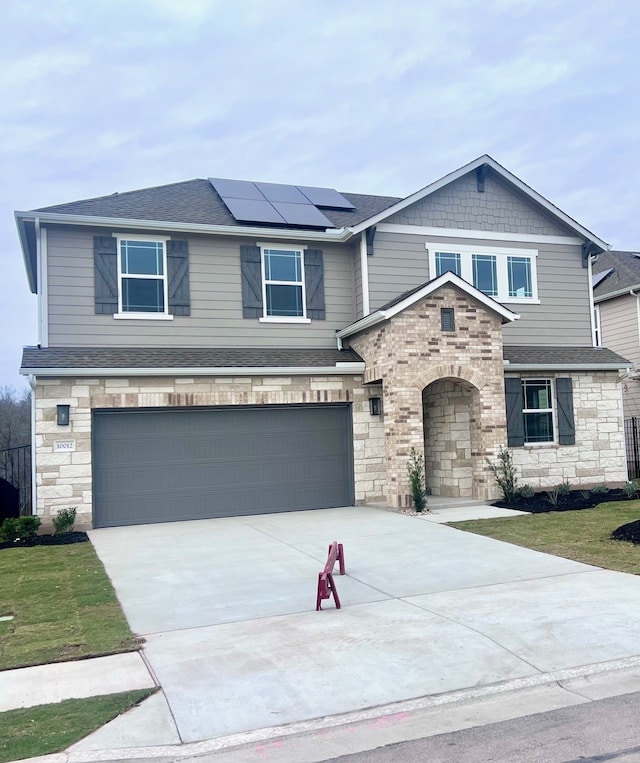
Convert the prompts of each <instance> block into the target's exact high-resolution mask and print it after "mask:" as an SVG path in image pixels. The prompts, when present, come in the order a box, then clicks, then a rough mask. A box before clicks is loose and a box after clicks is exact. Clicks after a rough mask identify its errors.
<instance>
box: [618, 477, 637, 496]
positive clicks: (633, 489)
mask: <svg viewBox="0 0 640 763" xmlns="http://www.w3.org/2000/svg"><path fill="white" fill-rule="evenodd" d="M622 489H623V490H624V493H625V495H626V496H627V498H635V497H636V496H637V495H638V483H637V482H636V481H633V480H632V481H631V482H627V483H626V485H625V486H624V487H623V488H622Z"/></svg>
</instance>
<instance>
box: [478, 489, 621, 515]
mask: <svg viewBox="0 0 640 763" xmlns="http://www.w3.org/2000/svg"><path fill="white" fill-rule="evenodd" d="M628 500H629V496H628V495H627V494H626V493H625V491H624V490H609V491H608V492H607V493H589V495H588V497H585V496H584V495H583V494H582V491H580V490H571V491H570V492H569V493H568V494H567V495H563V496H560V497H559V498H558V502H557V504H555V505H554V504H553V503H552V502H551V501H550V500H549V494H548V493H547V492H546V491H540V492H538V493H536V494H535V495H534V496H532V497H531V498H522V499H521V500H519V501H517V502H516V503H507V502H506V501H495V502H494V504H493V505H494V506H500V507H501V508H503V509H517V510H518V511H528V512H530V513H531V514H540V513H542V512H546V511H577V510H580V509H592V508H593V507H594V506H598V504H600V503H607V502H608V501H628Z"/></svg>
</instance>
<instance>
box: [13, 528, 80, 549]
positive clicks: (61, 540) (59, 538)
mask: <svg viewBox="0 0 640 763" xmlns="http://www.w3.org/2000/svg"><path fill="white" fill-rule="evenodd" d="M88 540H89V536H88V535H87V533H82V532H77V533H64V534H63V535H35V536H34V537H33V538H25V539H24V540H16V541H8V542H5V543H0V550H2V549H3V548H29V547H30V546H68V545H70V544H71V543H84V542H85V541H88Z"/></svg>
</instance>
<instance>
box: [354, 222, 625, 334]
mask: <svg viewBox="0 0 640 763" xmlns="http://www.w3.org/2000/svg"><path fill="white" fill-rule="evenodd" d="M426 241H427V237H425V236H424V235H413V234H407V233H382V232H378V234H377V235H376V247H375V254H374V256H373V257H369V284H370V298H371V309H372V310H375V309H376V308H378V307H380V305H382V304H384V303H385V302H387V301H389V300H391V299H393V298H394V297H395V296H397V295H398V294H400V293H402V292H403V291H406V290H408V289H412V288H414V287H415V286H418V285H419V284H421V283H425V282H426V281H428V280H429V278H430V275H429V257H428V253H427V250H426V248H425V242H426ZM428 241H429V242H433V243H441V244H449V245H451V246H452V247H455V244H460V245H464V246H478V247H485V248H486V247H491V246H496V247H502V248H504V247H508V248H514V249H518V248H520V249H537V250H538V258H537V270H538V296H539V299H540V304H539V305H527V304H523V303H513V304H509V303H507V307H509V308H510V309H511V310H513V311H514V312H516V313H518V314H519V315H520V316H521V317H520V320H519V321H516V322H514V323H511V324H508V325H506V326H505V327H504V343H505V344H516V345H517V344H532V345H541V344H548V345H591V343H592V337H591V314H590V305H589V282H588V270H587V269H586V268H583V267H582V258H581V251H580V246H578V245H571V244H540V243H532V244H526V243H521V242H513V243H512V242H505V241H488V240H478V239H453V238H444V237H438V236H429V237H428ZM612 349H615V348H612Z"/></svg>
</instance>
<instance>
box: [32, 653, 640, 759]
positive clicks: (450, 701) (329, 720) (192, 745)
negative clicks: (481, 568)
mask: <svg viewBox="0 0 640 763" xmlns="http://www.w3.org/2000/svg"><path fill="white" fill-rule="evenodd" d="M630 668H640V655H638V656H635V657H627V658H624V659H621V660H612V661H609V662H600V663H594V664H592V665H583V666H581V667H577V668H563V669H562V670H555V671H551V672H549V673H541V674H538V675H534V676H527V677H525V678H516V679H512V680H509V681H501V682H498V683H495V684H489V685H488V686H483V687H480V688H473V689H458V690H456V691H452V692H447V693H444V694H435V695H428V696H424V697H417V698H415V699H410V700H402V701H400V702H394V703H391V704H388V705H377V706H375V707H371V708H367V709H365V710H355V711H351V712H348V713H342V714H339V715H330V716H325V717H323V718H316V719H313V720H309V721H299V722H296V723H290V724H285V725H281V726H269V727H267V728H261V729H255V730H252V731H244V732H241V733H238V734H232V735H229V736H222V737H215V738H213V739H207V740H203V741H200V742H187V743H185V744H181V745H166V746H158V747H132V748H121V749H116V750H95V751H82V752H60V753H54V754H52V755H44V756H41V757H37V758H28V759H25V760H22V761H20V762H19V763H99V761H110V762H111V763H126V762H127V761H132V760H133V761H138V763H149V762H154V763H157V762H158V761H161V760H162V759H166V760H167V762H169V761H175V760H176V759H181V758H187V757H194V756H198V755H206V754H207V753H214V752H219V751H221V750H230V749H232V748H238V747H243V746H246V745H250V744H256V743H261V742H269V741H272V740H274V739H278V738H286V737H292V736H295V735H300V734H308V733H312V732H315V731H321V730H327V729H333V728H336V727H338V726H345V725H348V724H352V723H358V722H362V721H371V720H375V719H377V718H383V717H385V716H391V715H395V714H398V713H412V712H415V711H419V710H427V709H429V708H437V707H444V706H447V705H455V704H458V703H465V702H469V701H472V700H482V699H486V698H489V697H495V696H497V695H501V694H507V693H509V692H516V691H521V690H523V689H530V688H534V687H539V686H545V685H549V684H555V683H560V682H562V681H568V680H570V679H574V678H584V677H588V676H598V675H605V674H608V673H615V672H619V671H623V670H628V669H630ZM639 688H640V687H639ZM585 701H590V700H589V699H588V698H585Z"/></svg>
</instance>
